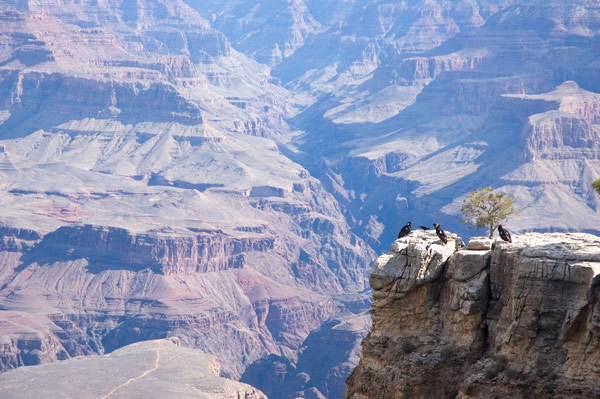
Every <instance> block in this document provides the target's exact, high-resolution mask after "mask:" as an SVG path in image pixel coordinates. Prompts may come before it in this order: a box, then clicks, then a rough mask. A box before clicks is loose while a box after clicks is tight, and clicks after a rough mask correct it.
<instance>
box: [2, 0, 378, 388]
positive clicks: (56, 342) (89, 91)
mask: <svg viewBox="0 0 600 399" xmlns="http://www.w3.org/2000/svg"><path fill="white" fill-rule="evenodd" d="M0 26H1V27H2V28H1V29H0V36H1V39H0V82H1V83H0V143H1V144H0V190H1V191H2V196H1V197H0V209H1V210H0V226H1V227H0V234H1V235H0V237H1V238H0V259H1V261H0V278H1V280H0V309H1V310H2V312H1V313H2V314H1V315H0V339H1V341H2V350H1V351H0V369H1V370H6V369H10V368H14V367H18V366H22V365H33V364H39V363H44V362H49V361H55V360H64V359H67V358H70V357H74V356H80V355H89V354H102V353H104V352H108V351H112V350H115V349H117V348H119V347H121V346H123V345H127V344H130V343H132V342H136V341H140V340H148V339H157V338H164V337H168V336H177V337H179V339H180V340H181V342H182V344H183V345H185V346H191V347H196V348H201V349H203V350H204V351H206V352H208V353H211V354H213V355H216V356H217V357H218V358H219V361H220V362H221V365H222V373H223V375H226V376H233V377H239V376H240V375H241V374H242V373H243V371H244V370H245V368H246V367H247V366H248V365H249V364H251V363H252V362H254V361H255V360H257V359H259V358H262V357H264V356H267V355H268V354H271V353H276V354H279V355H285V356H287V357H288V358H290V359H294V360H295V359H296V358H297V356H298V355H297V353H296V351H297V350H298V349H299V347H300V345H301V344H302V343H303V341H304V340H305V338H306V337H307V336H308V334H309V333H310V331H311V330H313V329H316V328H318V327H319V326H320V325H321V324H322V323H323V322H325V321H326V320H328V319H329V318H330V317H332V316H334V315H336V314H338V313H339V312H346V311H347V309H348V308H351V309H353V310H354V311H357V309H356V304H357V303H364V300H363V299H364V297H365V295H364V294H361V293H360V292H361V291H363V290H364V288H365V285H366V277H367V274H366V268H365V265H366V264H367V263H368V259H370V258H372V257H373V254H374V252H373V251H372V249H371V248H369V247H368V245H366V244H365V243H364V242H363V241H362V240H361V239H360V238H359V237H357V236H356V235H354V234H353V233H352V232H351V231H350V228H349V226H348V224H347V222H346V221H345V219H344V217H343V214H342V212H341V209H340V207H339V205H338V204H337V202H336V200H335V199H334V198H333V196H331V194H329V193H328V192H327V191H326V190H325V189H324V188H323V186H322V184H321V183H320V182H319V181H318V180H317V179H315V178H314V177H312V176H310V174H309V173H308V172H307V170H306V169H304V168H303V167H302V166H300V165H299V164H297V163H294V162H293V161H291V160H290V159H289V158H287V157H286V156H285V155H284V154H283V153H282V152H281V151H280V150H279V148H278V142H277V141H276V140H279V139H281V138H282V137H286V136H288V135H291V134H293V132H292V129H291V128H290V127H289V126H288V125H287V123H286V122H285V121H284V117H285V116H287V115H290V114H291V113H293V112H294V110H295V107H296V106H297V104H296V103H295V102H294V101H291V100H289V99H288V92H287V90H285V89H283V88H281V87H279V86H277V85H276V84H275V82H276V80H275V79H273V78H272V77H271V76H270V73H269V70H268V68H267V67H265V66H263V65H259V64H258V63H256V62H255V61H252V60H251V59H249V58H247V57H245V56H244V55H243V54H241V53H239V52H237V51H235V50H234V49H233V48H232V47H231V45H230V44H229V42H228V40H227V39H226V37H225V36H224V35H223V34H222V33H221V32H219V31H217V30H215V29H213V28H211V26H210V24H209V23H208V22H207V21H206V20H205V19H203V18H202V17H200V16H199V15H198V13H197V12H195V11H194V10H192V9H191V8H189V7H188V6H186V5H185V4H184V3H182V2H178V1H175V2H173V1H161V0H148V1H140V2H134V3H132V2H128V1H116V2H110V3H105V2H99V3H98V2H96V3H88V2H83V3H82V2H80V3H72V2H64V1H60V0H57V1H49V2H37V1H9V2H4V3H2V5H0ZM361 298H363V299H361ZM359 310H361V309H358V311H359Z"/></svg>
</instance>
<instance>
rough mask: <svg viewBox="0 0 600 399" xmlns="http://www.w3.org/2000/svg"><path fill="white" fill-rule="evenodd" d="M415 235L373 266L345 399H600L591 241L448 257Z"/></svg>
mask: <svg viewBox="0 0 600 399" xmlns="http://www.w3.org/2000/svg"><path fill="white" fill-rule="evenodd" d="M423 238H424V237H423V234H422V233H420V232H419V234H415V235H413V236H410V237H409V238H407V239H404V242H399V241H396V243H394V245H393V246H392V248H395V247H398V249H400V252H393V251H391V252H389V253H388V254H387V255H382V256H381V257H380V258H379V259H378V260H377V261H376V262H375V263H374V264H373V267H372V269H371V285H372V287H373V288H374V290H375V291H374V292H373V303H372V306H371V314H372V318H373V328H372V331H371V332H370V334H369V335H368V336H367V338H366V339H365V340H364V341H363V352H362V357H361V361H360V363H359V365H358V367H357V368H356V369H355V370H354V371H353V373H352V375H351V376H350V378H349V379H348V381H347V385H346V392H345V394H344V398H346V399H350V398H355V399H358V398H360V399H366V398H373V399H374V398H377V399H384V398H431V397H436V398H495V397H521V396H528V397H540V398H546V397H547V398H596V397H598V395H599V394H600V390H599V388H598V387H599V382H600V381H599V379H598V362H600V341H599V337H598V332H597V331H598V309H597V302H598V295H599V293H598V289H597V285H598V278H599V277H598V276H599V274H600V238H598V237H597V236H593V235H589V234H580V233H577V234H560V233H553V234H538V233H529V234H524V235H516V236H515V237H514V239H513V243H512V244H511V243H507V242H504V241H496V242H495V243H494V247H493V249H482V250H471V249H459V250H458V251H456V252H454V251H444V248H440V246H439V245H437V244H436V242H435V241H434V239H429V240H426V241H423ZM448 245H449V244H448ZM411 247H412V248H416V249H417V250H418V252H419V255H418V256H410V257H407V256H405V255H403V254H402V251H406V250H410V248H411ZM467 248H468V247H467ZM436 256H439V257H440V259H441V265H440V266H437V263H432V262H431V259H432V258H434V257H436ZM438 269H441V271H440V272H439V273H437V272H436V270H438ZM403 270H406V271H407V270H416V271H418V272H417V273H408V272H402V271H403ZM386 271H387V272H386ZM426 275H431V276H435V277H434V278H431V279H429V280H424V279H423V276H426ZM374 276H375V277H374ZM382 276H387V277H388V278H387V280H386V283H385V284H381V283H380V282H381V281H383V279H382ZM374 282H375V284H373V283H374ZM407 288H408V289H407Z"/></svg>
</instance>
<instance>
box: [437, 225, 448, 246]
mask: <svg viewBox="0 0 600 399" xmlns="http://www.w3.org/2000/svg"><path fill="white" fill-rule="evenodd" d="M433 227H435V234H437V236H438V237H439V239H440V241H442V242H443V243H444V245H446V244H447V243H448V236H447V235H446V232H445V231H444V229H442V227H441V226H440V225H439V224H437V223H434V224H433Z"/></svg>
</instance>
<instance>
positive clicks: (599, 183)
mask: <svg viewBox="0 0 600 399" xmlns="http://www.w3.org/2000/svg"><path fill="white" fill-rule="evenodd" d="M592 187H593V188H594V190H596V192H597V193H598V195H600V179H596V180H594V181H593V182H592Z"/></svg>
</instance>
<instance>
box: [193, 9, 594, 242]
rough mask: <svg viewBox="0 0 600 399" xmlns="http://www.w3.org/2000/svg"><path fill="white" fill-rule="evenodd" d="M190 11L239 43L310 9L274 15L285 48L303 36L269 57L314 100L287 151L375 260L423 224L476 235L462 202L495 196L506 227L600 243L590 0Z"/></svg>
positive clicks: (288, 83) (296, 89) (292, 85)
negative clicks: (492, 191)
mask: <svg viewBox="0 0 600 399" xmlns="http://www.w3.org/2000/svg"><path fill="white" fill-rule="evenodd" d="M190 3H191V4H192V5H193V6H194V7H196V8H197V9H198V10H199V12H200V13H201V14H202V15H203V16H204V17H205V18H207V19H210V18H211V17H214V21H219V23H220V24H222V25H223V26H227V27H229V28H230V29H225V28H224V32H225V34H226V35H227V36H228V38H230V40H232V41H233V42H237V43H242V42H244V43H247V42H248V41H251V40H252V38H253V37H254V35H253V32H254V31H255V29H257V26H259V25H260V23H261V21H266V20H269V16H270V14H269V12H271V11H273V9H274V8H276V7H279V8H286V7H287V9H292V8H294V9H296V10H300V9H302V13H300V12H299V11H297V12H296V14H293V13H292V11H290V13H292V14H293V15H296V18H294V24H291V23H287V24H286V23H285V22H284V21H283V20H275V19H272V20H273V21H274V22H273V25H276V26H277V29H278V31H280V32H285V34H282V35H281V37H286V38H289V37H292V36H293V32H294V31H295V30H294V29H295V28H294V27H297V26H299V25H302V26H304V29H303V31H302V32H303V33H302V35H301V37H302V40H298V41H296V43H297V45H296V46H294V47H295V50H294V51H293V52H290V53H289V54H288V55H287V56H282V58H281V61H272V62H274V63H275V66H274V68H273V70H272V73H273V75H274V76H276V77H278V78H280V79H281V81H282V83H283V84H284V85H285V87H286V88H288V89H289V90H290V91H291V92H293V93H296V94H297V96H296V98H299V99H300V98H302V99H307V98H308V99H311V100H310V101H311V102H310V104H311V105H310V106H309V107H305V108H303V109H302V110H301V112H300V114H298V115H297V116H296V117H294V118H293V119H292V120H291V123H292V124H293V125H294V126H296V127H298V128H299V129H301V130H302V131H304V134H303V135H300V136H298V137H296V138H295V139H294V140H292V141H291V142H290V143H288V146H289V148H290V152H289V155H290V156H291V157H292V158H293V159H294V160H296V161H297V162H299V163H301V164H303V165H306V167H307V168H308V170H309V171H310V172H311V174H313V175H314V176H316V177H318V178H319V179H320V180H321V181H322V182H323V184H324V185H325V187H326V188H327V189H328V190H329V191H330V192H332V193H334V194H335V196H336V199H337V200H338V201H339V202H340V203H341V205H342V207H343V210H344V212H345V215H346V218H347V220H348V221H349V222H350V224H351V226H352V228H353V231H354V232H356V233H357V234H358V235H359V236H361V237H362V238H364V239H366V240H367V242H368V243H369V244H370V245H371V246H373V247H374V248H375V249H376V250H384V248H385V246H386V245H387V242H389V241H390V240H391V239H393V238H394V237H395V236H396V234H397V232H398V229H399V226H401V225H403V224H404V223H405V222H406V221H407V220H413V221H414V220H416V219H417V217H424V219H427V220H424V221H423V224H428V225H430V224H431V223H433V222H440V223H442V224H443V225H444V226H447V227H449V228H451V229H452V230H453V231H457V232H459V233H461V234H467V230H466V228H465V227H464V226H462V225H461V223H460V219H459V217H458V213H459V209H460V202H461V200H462V198H463V197H464V196H465V195H466V194H467V193H468V191H469V190H472V189H476V188H477V187H479V186H486V185H491V186H493V187H496V188H500V189H501V190H503V191H505V192H509V193H511V194H514V195H515V197H516V199H517V205H518V207H519V208H521V210H522V212H521V217H520V218H519V219H518V220H514V221H511V222H512V223H513V226H512V227H513V229H518V230H522V231H532V230H534V231H548V230H550V231H555V230H558V231H587V232H594V233H598V228H597V226H596V224H595V223H594V220H596V219H597V217H598V209H599V205H600V204H599V202H598V198H597V197H596V196H595V195H594V193H593V191H592V190H591V189H590V182H591V181H592V179H593V177H594V176H598V175H600V169H599V168H600V166H599V164H598V156H597V154H598V140H597V134H598V131H599V128H598V123H597V114H598V110H597V109H596V108H595V106H594V104H595V102H596V100H595V99H594V98H593V97H594V96H595V95H596V93H598V92H600V87H599V86H598V83H597V82H598V80H597V79H594V77H595V76H597V75H598V73H597V71H598V65H600V64H599V62H598V55H597V54H598V51H597V42H598V35H599V30H598V27H599V26H600V22H599V21H600V9H599V8H598V4H597V3H596V2H594V1H589V0H577V1H566V0H554V1H550V2H548V1H541V0H540V1H528V2H521V1H512V0H506V1H500V2H498V1H494V2H490V1H486V0H477V1H468V2H466V1H458V0H457V1H441V0H432V1H427V2H423V1H403V2H389V1H382V0H357V1H348V2H335V1H310V0H306V1H301V0H299V1H295V2H293V6H292V3H285V2H276V1H274V2H272V3H270V4H272V7H265V6H261V7H258V6H257V7H250V6H247V3H245V2H243V1H234V2H229V3H228V6H227V7H218V6H217V5H216V3H215V2H207V3H206V4H208V5H207V6H206V7H202V6H198V5H197V3H198V2H190ZM203 3H204V2H203ZM284 3H285V4H284ZM244 5H246V6H247V7H244ZM301 15H302V16H301ZM238 18H241V19H239V20H240V21H243V22H240V23H239V24H236V23H235V21H236V19H238ZM312 20H314V21H316V22H317V24H314V23H306V21H312ZM303 21H304V23H303ZM232 27H234V28H232ZM288 41H289V40H288ZM261 45H263V46H264V47H265V48H271V49H274V48H275V46H276V44H275V43H274V38H271V39H270V40H263V41H261ZM240 48H243V49H244V50H243V51H246V54H248V55H249V56H255V55H256V53H255V51H254V50H251V49H248V50H245V47H243V46H242V47H240ZM289 48H291V47H289ZM567 104H571V105H570V106H568V105H567ZM569 137H573V139H570V138H569ZM562 138H566V139H565V140H563V139H562ZM559 205H560V206H559ZM391 221H393V222H391Z"/></svg>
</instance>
